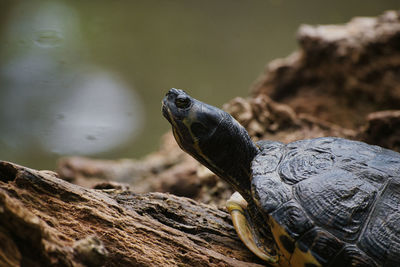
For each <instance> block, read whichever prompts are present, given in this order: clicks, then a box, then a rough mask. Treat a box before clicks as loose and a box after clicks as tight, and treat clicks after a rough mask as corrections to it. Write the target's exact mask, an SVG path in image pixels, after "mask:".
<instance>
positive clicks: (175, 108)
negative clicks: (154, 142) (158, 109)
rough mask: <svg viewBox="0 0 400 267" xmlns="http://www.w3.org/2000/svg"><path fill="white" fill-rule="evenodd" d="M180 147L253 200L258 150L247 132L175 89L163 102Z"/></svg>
mask: <svg viewBox="0 0 400 267" xmlns="http://www.w3.org/2000/svg"><path fill="white" fill-rule="evenodd" d="M162 112H163V115H164V117H165V118H166V119H167V120H168V121H169V122H170V123H171V125H172V131H173V134H174V137H175V139H176V142H177V143H178V144H179V146H180V147H181V148H182V149H183V150H184V151H186V152H187V153H189V154H190V155H191V156H193V157H194V158H195V159H197V160H198V161H199V162H200V163H202V164H203V165H205V166H206V167H207V168H208V169H210V170H211V171H212V172H214V173H215V174H216V175H218V176H219V177H221V178H222V179H224V180H225V181H227V182H228V183H229V184H231V185H232V186H233V188H234V189H235V190H236V191H239V193H241V195H242V196H243V197H244V198H245V199H246V200H250V199H251V193H250V184H251V182H250V181H251V170H250V168H251V161H252V160H253V158H254V156H255V155H256V154H257V152H258V148H257V147H256V146H255V144H254V143H253V142H252V141H251V139H250V137H249V135H248V133H247V131H246V130H245V129H244V128H243V127H242V126H241V125H240V124H239V123H238V122H237V121H236V120H235V119H234V118H233V117H232V116H231V115H229V114H228V113H226V112H225V111H223V110H221V109H219V108H216V107H213V106H210V105H207V104H205V103H203V102H201V101H198V100H196V99H194V98H192V97H191V96H189V95H188V94H187V93H185V92H184V91H183V90H179V89H171V90H169V92H168V93H167V94H166V96H165V98H164V99H163V101H162Z"/></svg>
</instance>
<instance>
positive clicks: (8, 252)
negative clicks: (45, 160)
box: [0, 162, 262, 266]
mask: <svg viewBox="0 0 400 267" xmlns="http://www.w3.org/2000/svg"><path fill="white" fill-rule="evenodd" d="M107 191H108V192H107ZM0 229H1V231H0V240H1V242H0V252H1V253H0V266H20V265H22V266H83V265H89V266H101V265H106V266H188V265H191V266H243V265H246V266H262V265H259V264H257V262H258V263H261V262H260V261H259V260H257V259H256V258H255V257H254V256H253V255H252V254H251V253H250V252H249V251H248V250H247V249H246V248H245V247H244V246H243V245H242V243H241V242H240V241H239V239H238V238H237V237H236V234H235V232H234V229H233V228H232V226H231V223H230V218H229V216H228V214H227V213H226V212H225V211H224V210H220V209H217V208H214V207H212V206H207V205H204V204H200V203H197V202H195V201H194V200H191V199H187V198H182V197H181V198H180V197H176V196H173V195H169V194H162V193H149V194H139V195H138V194H133V193H132V192H130V191H120V190H112V189H109V190H105V191H104V190H103V191H102V190H100V191H99V190H94V189H87V188H84V187H80V186H77V185H74V184H71V183H68V182H66V181H64V180H61V179H58V178H57V175H56V174H55V173H53V172H49V171H36V170H32V169H28V168H24V167H21V166H18V165H15V164H12V163H8V162H0Z"/></svg>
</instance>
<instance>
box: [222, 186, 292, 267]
mask: <svg viewBox="0 0 400 267" xmlns="http://www.w3.org/2000/svg"><path fill="white" fill-rule="evenodd" d="M226 208H227V209H228V211H229V213H230V214H231V216H232V223H233V226H234V227H235V230H236V232H237V234H238V235H239V238H240V239H241V240H242V242H243V243H244V244H245V245H246V247H247V248H248V249H250V250H251V251H252V252H253V253H254V254H255V255H257V256H258V257H259V258H261V259H263V260H265V261H267V262H268V263H269V264H270V265H272V266H282V265H281V263H280V261H279V258H280V257H279V255H271V251H270V250H269V249H268V248H267V247H265V246H264V244H262V242H261V241H260V237H259V236H258V234H257V233H256V230H255V229H256V227H257V226H256V225H254V223H253V221H252V219H251V218H250V216H249V215H248V213H247V212H246V209H247V202H246V200H245V199H244V198H243V197H242V196H241V195H240V194H239V193H238V192H235V193H233V194H232V196H231V197H230V198H229V200H228V201H227V202H226ZM283 265H285V264H283Z"/></svg>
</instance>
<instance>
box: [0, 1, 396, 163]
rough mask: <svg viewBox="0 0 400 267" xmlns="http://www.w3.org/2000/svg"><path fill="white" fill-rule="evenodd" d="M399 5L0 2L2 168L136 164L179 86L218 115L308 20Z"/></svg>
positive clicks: (291, 45)
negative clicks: (62, 161)
mask: <svg viewBox="0 0 400 267" xmlns="http://www.w3.org/2000/svg"><path fill="white" fill-rule="evenodd" d="M399 7H400V3H399V1H398V0H391V1H390V0H379V1H378V0H357V1H354V0H340V1H322V0H306V1H294V0H291V1H284V0H251V1H244V0H242V1H239V0H218V1H211V0H203V1H195V0H186V1H184V0H171V1H165V0H158V1H156V0H150V1H131V0H119V1H109V0H96V1H88V0H86V1H82V0H1V2H0V159H1V160H9V161H13V162H16V163H19V164H23V165H26V166H29V167H33V168H38V169H43V168H46V169H54V168H55V164H56V160H57V158H59V157H60V156H64V155H87V156H92V157H98V158H140V157H143V156H144V155H145V154H146V153H149V152H151V151H154V150H156V149H157V148H158V146H159V144H160V137H161V136H162V134H164V133H165V132H166V131H167V130H168V128H169V127H168V124H167V122H166V121H165V120H164V119H163V118H162V116H161V113H160V101H161V99H162V97H163V96H164V94H165V93H166V92H167V90H168V89H169V88H171V87H176V88H184V89H187V91H189V92H190V94H191V95H193V96H195V97H196V98H199V99H201V100H203V101H206V102H208V103H210V104H213V105H217V106H221V105H222V104H223V103H225V102H227V101H228V100H230V99H231V98H233V97H235V96H246V95H248V88H249V86H250V85H251V83H252V82H253V81H254V80H255V79H256V78H257V77H258V75H259V74H260V73H261V72H262V71H263V68H264V65H265V64H266V63H267V62H269V61H270V60H272V59H275V58H278V57H285V56H287V55H288V54H289V53H290V52H292V51H293V50H294V49H296V41H295V33H296V30H297V28H298V27H299V25H300V24H302V23H308V24H331V23H344V22H347V21H348V20H349V19H350V18H352V17H353V16H376V15H379V14H381V13H382V12H383V11H385V10H388V9H396V8H397V9H398V8H399Z"/></svg>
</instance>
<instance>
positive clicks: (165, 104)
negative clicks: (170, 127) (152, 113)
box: [161, 96, 172, 122]
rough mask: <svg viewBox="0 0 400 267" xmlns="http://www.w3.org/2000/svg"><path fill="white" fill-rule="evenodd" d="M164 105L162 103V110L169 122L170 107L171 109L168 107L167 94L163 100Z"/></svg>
mask: <svg viewBox="0 0 400 267" xmlns="http://www.w3.org/2000/svg"><path fill="white" fill-rule="evenodd" d="M161 103H162V105H161V111H162V114H163V116H164V117H165V118H166V119H167V120H168V121H169V122H171V119H172V118H171V117H170V113H171V112H170V109H169V107H168V98H167V96H166V97H164V99H163V100H162V102H161Z"/></svg>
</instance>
